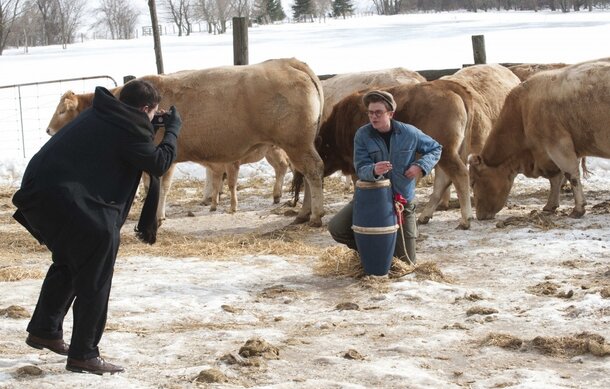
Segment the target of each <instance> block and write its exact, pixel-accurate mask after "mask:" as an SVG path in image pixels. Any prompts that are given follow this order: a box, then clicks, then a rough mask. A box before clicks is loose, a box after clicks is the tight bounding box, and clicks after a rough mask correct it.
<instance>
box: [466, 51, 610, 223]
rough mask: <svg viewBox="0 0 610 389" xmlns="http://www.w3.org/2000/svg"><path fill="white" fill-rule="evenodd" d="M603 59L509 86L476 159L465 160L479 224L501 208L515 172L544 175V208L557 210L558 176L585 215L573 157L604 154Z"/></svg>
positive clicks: (609, 74) (607, 103)
mask: <svg viewBox="0 0 610 389" xmlns="http://www.w3.org/2000/svg"><path fill="white" fill-rule="evenodd" d="M609 85H610V58H604V59H599V60H593V61H588V62H583V63H580V64H575V65H570V66H567V67H564V68H562V69H557V70H550V71H545V72H541V73H538V74H536V75H534V76H532V77H531V78H529V79H528V80H527V81H524V82H523V83H522V84H521V85H519V86H518V87H516V88H514V89H513V91H511V93H510V94H509V96H508V97H507V99H506V103H505V105H504V107H503V109H502V112H501V114H500V118H499V119H498V122H497V123H496V124H495V126H494V128H493V130H492V132H491V133H490V135H489V137H488V139H487V142H486V143H485V146H484V147H483V150H482V151H481V153H480V154H479V155H472V156H470V158H469V162H470V178H471V185H472V188H473V191H474V196H475V204H476V205H475V206H476V215H477V218H478V219H479V220H484V219H491V218H493V217H494V216H495V215H496V214H497V213H498V212H499V211H500V210H501V209H502V207H504V205H505V203H506V199H507V198H508V194H509V193H510V189H511V187H512V184H513V181H514V179H515V177H516V176H517V174H519V173H521V174H524V175H525V176H527V177H534V178H535V177H545V178H548V179H549V180H550V184H551V190H550V193H549V197H548V200H547V203H546V205H545V206H544V210H545V211H554V210H555V209H557V207H558V206H559V192H560V184H561V181H562V178H563V176H565V177H566V178H567V179H568V181H569V182H570V184H571V186H572V191H573V193H574V202H575V206H574V209H573V210H572V212H571V214H570V216H572V217H581V216H582V215H584V213H585V199H584V194H583V189H582V183H581V180H580V171H579V158H581V157H584V156H589V155H590V156H597V157H602V158H609V157H610V126H609V125H608V123H610V93H608V86H609Z"/></svg>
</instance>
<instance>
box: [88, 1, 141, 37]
mask: <svg viewBox="0 0 610 389" xmlns="http://www.w3.org/2000/svg"><path fill="white" fill-rule="evenodd" d="M95 12H96V14H98V15H99V16H98V19H97V21H96V24H95V25H96V26H104V27H106V28H107V29H108V31H109V32H110V37H111V38H112V39H131V38H133V36H134V31H135V27H136V22H137V21H138V17H139V16H140V10H139V9H137V8H136V7H134V6H133V4H132V3H131V2H126V1H125V0H100V6H99V7H98V8H97V9H96V10H95Z"/></svg>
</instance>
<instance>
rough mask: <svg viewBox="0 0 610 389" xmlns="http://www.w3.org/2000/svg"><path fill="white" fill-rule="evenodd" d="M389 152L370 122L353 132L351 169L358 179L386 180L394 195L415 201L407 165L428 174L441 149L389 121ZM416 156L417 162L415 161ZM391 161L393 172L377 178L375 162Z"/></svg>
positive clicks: (413, 129)
mask: <svg viewBox="0 0 610 389" xmlns="http://www.w3.org/2000/svg"><path fill="white" fill-rule="evenodd" d="M392 129H393V132H392V137H391V140H390V150H388V148H387V146H386V143H385V142H384V140H383V138H381V136H380V135H379V131H377V130H376V129H375V128H374V127H373V126H372V125H371V124H370V123H369V124H366V125H364V126H362V127H360V128H359V129H358V131H356V136H355V137H354V167H355V168H356V173H357V174H358V178H359V179H361V180H363V181H377V180H381V179H384V178H389V179H390V181H391V182H392V190H393V192H394V193H400V194H401V195H402V196H403V197H404V198H405V199H407V200H408V201H409V202H411V201H413V199H414V198H415V184H416V181H415V180H411V179H409V178H407V177H405V175H404V173H405V171H406V170H407V169H408V168H409V166H411V165H413V164H415V165H417V166H419V167H420V168H421V169H422V171H423V174H424V175H427V174H429V173H430V171H431V170H432V168H434V165H436V163H437V162H438V160H439V159H440V157H441V151H442V146H441V145H440V144H439V143H438V142H437V141H435V140H434V139H432V138H431V137H429V136H428V135H426V134H424V133H423V132H422V131H421V130H419V129H418V128H417V127H415V126H412V125H410V124H406V123H402V122H399V121H397V120H394V119H392ZM416 154H419V159H416ZM379 161H390V163H391V164H392V170H390V172H389V173H388V174H387V175H386V176H387V177H385V176H376V175H375V173H374V171H373V170H374V167H375V163H376V162H379Z"/></svg>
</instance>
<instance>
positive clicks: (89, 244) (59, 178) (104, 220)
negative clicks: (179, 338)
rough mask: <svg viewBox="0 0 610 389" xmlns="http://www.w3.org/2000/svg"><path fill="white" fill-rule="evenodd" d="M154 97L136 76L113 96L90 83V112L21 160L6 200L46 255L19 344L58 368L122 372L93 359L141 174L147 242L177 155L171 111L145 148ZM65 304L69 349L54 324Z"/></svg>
mask: <svg viewBox="0 0 610 389" xmlns="http://www.w3.org/2000/svg"><path fill="white" fill-rule="evenodd" d="M160 101H161V96H160V95H159V92H158V91H157V90H156V89H155V87H154V86H153V85H152V84H150V83H148V82H146V81H141V80H133V81H130V82H128V83H127V84H125V85H124V86H123V88H122V90H121V93H120V96H119V99H116V98H115V97H114V96H113V95H112V94H111V93H110V92H109V91H108V90H106V89H105V88H102V87H97V88H96V90H95V96H94V99H93V106H92V107H91V108H89V109H87V110H85V111H83V112H82V113H81V114H80V115H79V116H78V117H77V118H76V119H74V120H73V121H72V122H70V123H69V124H68V125H66V126H65V127H64V128H63V129H62V130H61V131H60V132H59V133H58V134H56V135H55V136H53V137H52V138H51V139H50V140H49V141H48V142H47V143H46V144H45V145H44V146H43V147H42V148H41V149H40V151H38V153H36V155H34V157H32V159H31V160H30V162H29V164H28V166H27V168H26V170H25V173H24V175H23V180H22V183H21V188H20V189H19V190H18V191H17V192H16V193H15V195H14V196H13V203H14V204H15V206H16V207H17V211H16V212H15V214H14V218H15V219H16V220H17V221H19V222H20V223H21V224H22V225H23V226H24V227H25V228H27V230H28V231H29V232H30V233H31V234H32V235H33V236H34V237H35V238H36V239H38V241H40V242H41V243H43V244H45V245H46V246H47V247H48V248H49V250H50V251H51V253H52V260H53V263H52V264H51V266H50V268H49V271H48V273H47V275H46V278H45V280H44V282H43V284H42V288H41V291H40V297H39V299H38V303H37V305H36V309H35V311H34V313H33V315H32V318H31V320H30V323H29V325H28V328H27V331H28V333H29V335H28V337H27V339H26V343H27V344H28V345H30V346H32V347H35V348H37V349H43V348H47V349H49V350H51V351H54V352H56V353H58V354H62V355H68V360H67V363H66V369H68V370H70V371H76V372H89V373H95V374H104V373H117V372H121V371H123V368H122V367H120V366H117V365H114V364H111V363H108V362H105V361H104V360H103V359H102V358H100V353H99V349H98V343H99V341H100V339H101V337H102V333H103V331H104V326H105V324H106V315H107V309H108V298H109V295H110V288H111V283H112V275H113V270H114V263H115V260H116V256H117V251H118V248H119V237H120V229H121V227H122V226H123V224H124V223H125V220H126V218H127V214H128V213H129V210H130V208H131V204H132V202H133V199H134V196H135V193H136V190H137V187H138V183H139V181H140V176H141V175H142V172H143V171H145V172H147V173H148V174H149V175H150V176H151V185H150V189H149V193H148V195H147V199H146V202H145V205H144V207H143V211H142V215H141V217H140V223H139V224H138V226H137V231H138V237H139V238H140V239H141V240H143V241H145V242H147V243H151V244H152V243H154V241H155V238H156V229H157V224H156V223H157V221H156V206H157V202H158V198H159V193H158V192H159V185H158V178H157V177H159V176H161V175H163V174H164V173H165V172H166V171H167V169H168V168H169V167H170V165H171V164H172V163H173V162H174V160H175V159H176V152H177V146H176V143H177V138H178V135H179V133H180V128H181V125H182V122H181V119H180V115H179V114H178V112H177V111H176V109H175V107H171V109H170V111H169V112H168V113H166V114H165V118H164V119H165V120H164V123H165V134H164V137H163V139H162V141H161V143H160V144H159V145H156V144H155V143H154V142H153V138H154V135H155V129H154V127H153V125H152V123H151V120H152V119H153V116H154V115H155V113H156V112H157V110H158V109H159V102H160ZM72 303H74V304H73V307H72V309H73V314H74V325H73V331H72V339H71V343H70V345H69V346H68V345H67V344H65V343H64V341H63V328H62V327H63V320H64V317H65V315H66V313H67V312H68V309H69V308H70V306H71V305H72Z"/></svg>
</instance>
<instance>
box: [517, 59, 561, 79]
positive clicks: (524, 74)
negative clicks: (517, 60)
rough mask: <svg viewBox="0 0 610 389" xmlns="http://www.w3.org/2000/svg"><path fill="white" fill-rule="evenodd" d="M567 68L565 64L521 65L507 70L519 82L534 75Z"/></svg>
mask: <svg viewBox="0 0 610 389" xmlns="http://www.w3.org/2000/svg"><path fill="white" fill-rule="evenodd" d="M566 66H568V64H565V63H559V62H558V63H522V64H519V65H512V66H509V67H508V69H509V70H510V71H511V72H513V73H514V74H515V75H516V76H517V77H519V79H520V80H521V81H525V80H527V79H528V78H530V77H531V76H533V75H534V74H536V73H539V72H544V71H546V70H554V69H561V68H564V67H566Z"/></svg>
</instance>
